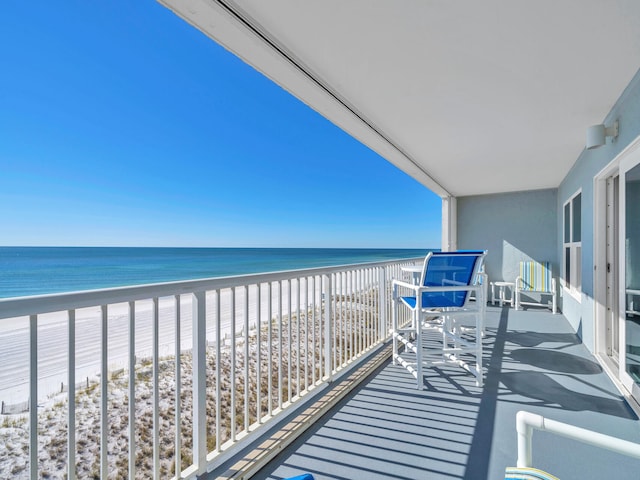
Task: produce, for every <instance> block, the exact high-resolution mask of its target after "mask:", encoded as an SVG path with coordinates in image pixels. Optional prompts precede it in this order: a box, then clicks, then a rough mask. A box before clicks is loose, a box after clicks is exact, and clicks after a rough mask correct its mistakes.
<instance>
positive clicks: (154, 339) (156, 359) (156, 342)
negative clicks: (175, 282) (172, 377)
mask: <svg viewBox="0 0 640 480" xmlns="http://www.w3.org/2000/svg"><path fill="white" fill-rule="evenodd" d="M152 302H153V307H152V316H151V322H152V332H151V357H152V362H153V367H152V368H153V370H152V371H153V376H152V378H153V384H152V385H151V390H152V403H153V407H152V408H153V409H152V412H151V415H152V418H153V454H152V455H153V462H152V464H153V478H154V480H157V479H159V478H160V412H159V410H160V388H159V379H160V352H159V350H160V299H159V298H158V297H153V299H152Z"/></svg>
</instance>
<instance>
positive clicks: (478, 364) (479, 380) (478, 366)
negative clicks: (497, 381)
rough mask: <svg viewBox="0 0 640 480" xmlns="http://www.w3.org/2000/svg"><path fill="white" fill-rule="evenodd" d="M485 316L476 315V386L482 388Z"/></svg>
mask: <svg viewBox="0 0 640 480" xmlns="http://www.w3.org/2000/svg"><path fill="white" fill-rule="evenodd" d="M483 316H484V315H483V314H482V313H479V314H478V315H476V372H477V373H476V385H477V386H478V387H482V385H483V378H482V333H481V332H482V327H481V326H482V325H483V324H484V319H483Z"/></svg>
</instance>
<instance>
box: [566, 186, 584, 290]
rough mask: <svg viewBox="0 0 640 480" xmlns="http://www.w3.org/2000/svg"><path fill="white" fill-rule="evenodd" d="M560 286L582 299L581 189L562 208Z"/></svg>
mask: <svg viewBox="0 0 640 480" xmlns="http://www.w3.org/2000/svg"><path fill="white" fill-rule="evenodd" d="M576 212H577V215H576ZM567 237H568V238H567ZM562 286H563V288H564V290H565V291H566V292H567V293H569V294H570V295H571V296H572V297H574V298H575V299H576V300H578V301H580V300H581V299H582V189H580V190H578V191H577V192H575V193H574V194H573V195H571V196H570V197H569V199H568V200H567V201H566V202H565V203H564V204H563V206H562Z"/></svg>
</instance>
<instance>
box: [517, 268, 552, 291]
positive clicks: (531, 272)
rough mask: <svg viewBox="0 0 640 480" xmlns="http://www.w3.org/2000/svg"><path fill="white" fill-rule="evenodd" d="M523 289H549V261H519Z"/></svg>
mask: <svg viewBox="0 0 640 480" xmlns="http://www.w3.org/2000/svg"><path fill="white" fill-rule="evenodd" d="M520 278H522V288H521V290H523V291H529V292H550V291H551V262H542V263H540V262H520Z"/></svg>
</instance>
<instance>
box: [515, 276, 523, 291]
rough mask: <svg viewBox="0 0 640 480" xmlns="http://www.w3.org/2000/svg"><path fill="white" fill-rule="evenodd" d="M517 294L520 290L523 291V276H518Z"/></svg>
mask: <svg viewBox="0 0 640 480" xmlns="http://www.w3.org/2000/svg"><path fill="white" fill-rule="evenodd" d="M515 283H516V292H517V291H519V290H522V287H521V284H522V277H521V276H519V275H518V276H517V277H516V282H515Z"/></svg>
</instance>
